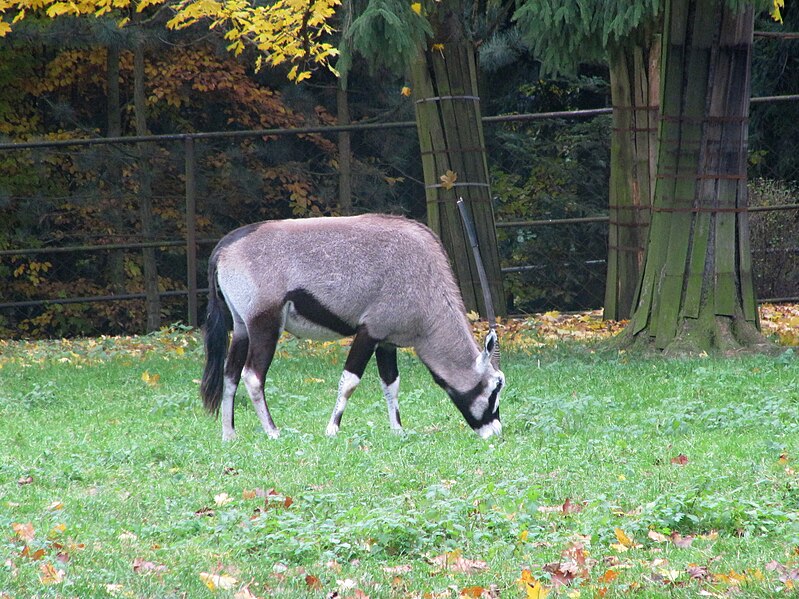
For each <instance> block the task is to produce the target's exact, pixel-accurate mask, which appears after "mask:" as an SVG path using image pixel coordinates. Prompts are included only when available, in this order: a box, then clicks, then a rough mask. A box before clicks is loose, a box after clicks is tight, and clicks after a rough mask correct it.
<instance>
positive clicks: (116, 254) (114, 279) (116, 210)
mask: <svg viewBox="0 0 799 599" xmlns="http://www.w3.org/2000/svg"><path fill="white" fill-rule="evenodd" d="M119 59H120V51H119V46H117V45H115V44H113V43H112V44H109V45H108V46H107V48H106V60H105V64H106V86H107V89H108V96H107V108H106V110H107V113H108V114H107V115H106V118H107V122H108V125H107V128H108V130H107V136H108V137H119V136H121V135H122V109H121V102H120V94H119ZM119 158H120V156H119V152H118V151H117V148H116V147H114V146H110V147H109V151H108V152H106V160H107V161H108V168H107V169H106V185H107V188H108V192H109V193H111V194H113V197H115V198H119V197H121V193H122V188H121V186H120V181H121V180H122V166H121V164H120V159H119ZM120 205H121V202H115V203H114V205H113V207H112V208H111V210H112V211H113V214H114V217H113V222H115V223H121V222H122V208H121V206H120ZM124 259H125V252H124V251H123V250H114V251H110V252H108V262H107V265H106V268H107V272H108V280H109V281H110V283H111V289H112V290H113V292H114V293H124V291H125V262H124Z"/></svg>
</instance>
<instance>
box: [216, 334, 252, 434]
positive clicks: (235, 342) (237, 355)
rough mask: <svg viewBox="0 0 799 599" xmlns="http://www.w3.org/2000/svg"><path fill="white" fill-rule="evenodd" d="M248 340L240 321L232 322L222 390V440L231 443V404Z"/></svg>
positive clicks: (233, 432)
mask: <svg viewBox="0 0 799 599" xmlns="http://www.w3.org/2000/svg"><path fill="white" fill-rule="evenodd" d="M248 347H249V338H248V337H247V329H246V328H245V326H244V323H243V322H241V321H236V320H234V321H233V335H232V339H231V341H230V348H229V349H228V356H227V360H226V361H225V377H224V387H223V389H222V405H221V410H220V411H221V412H222V440H223V441H232V440H233V439H235V438H236V431H235V428H234V425H233V403H234V399H235V397H236V389H237V388H238V386H239V380H240V379H241V369H242V368H243V367H244V361H245V360H246V359H247V349H248Z"/></svg>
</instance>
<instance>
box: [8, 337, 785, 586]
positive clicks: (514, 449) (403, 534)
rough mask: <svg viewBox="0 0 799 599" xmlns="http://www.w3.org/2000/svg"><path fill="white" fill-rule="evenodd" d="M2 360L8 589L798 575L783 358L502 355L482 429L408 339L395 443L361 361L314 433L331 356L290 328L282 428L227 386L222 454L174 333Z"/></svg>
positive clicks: (372, 376) (580, 350)
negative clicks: (331, 429) (230, 423)
mask: <svg viewBox="0 0 799 599" xmlns="http://www.w3.org/2000/svg"><path fill="white" fill-rule="evenodd" d="M0 351H2V354H0V422H1V423H2V424H1V425H0V428H1V429H2V435H0V597H3V598H4V599H5V598H6V597H14V598H17V597H31V596H38V597H106V596H118V597H208V596H216V597H234V596H235V597H237V598H248V597H249V598H251V597H253V596H257V597H271V596H274V597H302V596H309V597H319V596H326V595H329V596H333V595H330V594H331V593H334V592H337V593H338V596H339V597H359V598H361V599H362V598H363V597H366V596H368V597H371V598H373V599H374V598H376V597H398V598H399V597H457V596H459V595H460V594H461V593H465V596H478V595H479V594H480V593H481V592H482V593H483V596H496V595H497V594H501V596H502V597H525V596H535V594H536V593H539V595H538V596H541V597H543V596H545V595H546V594H547V592H548V591H549V593H550V596H551V597H561V596H562V597H578V596H579V597H595V596H598V595H603V596H606V597H622V596H627V595H629V594H635V595H636V596H646V597H659V596H663V597H693V596H697V594H698V593H699V592H704V593H709V594H710V595H709V596H727V595H730V594H734V593H735V592H738V591H741V590H742V591H743V592H744V593H745V595H746V596H748V597H753V596H754V597H758V596H762V597H770V596H773V595H774V594H775V593H777V592H783V591H787V590H790V588H792V586H793V583H794V579H795V578H797V577H799V572H797V571H795V569H796V568H797V567H799V555H797V553H798V552H799V474H797V473H796V472H795V471H794V468H796V463H797V461H799V435H798V434H797V433H799V366H797V362H796V360H795V358H794V357H793V355H792V354H790V353H786V354H784V355H783V356H782V357H780V358H776V359H775V358H766V357H746V358H736V359H726V360H719V359H713V358H704V359H685V360H679V361H665V360H657V359H635V358H632V357H629V356H626V355H624V354H621V355H620V354H609V353H606V352H602V351H593V350H592V348H591V346H588V345H580V344H576V343H574V344H563V345H560V346H551V347H545V348H541V349H537V350H535V351H534V352H533V353H529V354H522V353H516V354H514V353H507V352H506V353H505V354H503V369H504V371H505V374H506V376H507V380H508V385H507V388H506V390H505V391H504V392H503V397H502V404H501V412H502V418H503V424H504V435H503V437H502V438H501V439H499V440H493V441H490V442H484V441H481V440H480V439H479V438H477V437H476V436H475V435H474V434H473V433H472V432H471V431H470V430H469V429H468V428H467V427H466V425H465V424H464V423H463V420H462V418H461V417H460V416H459V415H458V414H457V413H456V411H455V409H454V407H453V406H452V405H451V404H450V402H449V400H448V399H447V397H446V395H445V394H444V393H443V391H441V390H440V389H438V388H437V387H436V386H435V385H434V384H433V383H432V381H431V378H430V376H429V374H428V373H427V372H426V370H425V369H424V368H423V367H422V366H421V365H420V364H419V362H418V361H417V360H416V359H415V358H414V357H413V356H411V355H410V354H406V353H401V354H400V372H401V375H402V384H401V391H400V407H401V411H402V415H403V422H404V423H405V425H406V427H407V432H406V434H404V435H396V434H392V433H391V432H390V430H389V427H388V422H387V417H386V414H385V407H384V402H383V399H382V394H381V391H380V387H379V383H378V380H377V374H376V369H375V368H374V365H373V364H372V365H370V367H369V369H368V370H367V374H366V376H365V377H364V380H363V382H362V384H361V387H360V388H359V389H358V391H357V392H356V394H355V395H354V397H353V399H352V401H351V402H350V406H349V408H348V411H347V413H346V414H345V416H344V421H343V423H342V430H341V432H340V433H339V435H338V436H337V437H336V438H327V437H325V436H324V428H325V424H326V422H327V418H328V417H329V415H330V410H331V409H332V406H333V402H334V399H335V397H334V396H335V389H336V385H337V382H338V378H339V375H340V369H341V366H342V364H343V361H344V358H345V355H346V348H344V347H342V346H340V345H337V344H327V345H324V346H319V345H314V346H310V345H307V344H304V343H301V342H297V341H290V342H288V343H286V344H284V345H283V346H282V349H281V351H280V352H279V355H278V356H277V359H276V361H275V363H274V365H273V368H272V370H271V371H270V373H269V379H268V400H269V405H270V409H271V410H272V413H273V416H274V417H275V420H276V422H277V424H278V426H280V427H281V431H282V436H281V438H280V439H278V440H276V441H270V440H269V439H267V438H266V436H265V435H263V434H261V433H260V432H259V429H258V426H257V419H256V417H255V414H254V412H253V410H252V407H251V406H250V405H249V401H248V400H246V397H245V395H244V392H243V390H241V391H240V394H239V398H238V404H237V411H236V415H237V416H236V423H237V430H238V433H239V438H238V439H237V440H236V441H235V442H233V443H228V444H223V443H222V442H221V430H220V423H219V422H217V421H214V419H213V418H211V417H210V416H208V415H207V414H205V413H204V412H203V411H202V409H201V406H200V402H199V399H198V398H197V379H198V378H199V376H200V373H201V366H202V351H201V349H200V348H199V346H198V343H197V340H196V339H195V338H194V337H192V336H191V335H190V334H183V333H179V332H167V333H162V334H160V335H158V336H153V337H143V338H139V339H132V340H114V339H97V340H85V341H83V342H52V343H38V344H22V343H5V344H2V345H0ZM567 499H568V502H567ZM678 535H679V536H678ZM203 573H205V575H203ZM209 575H210V576H214V575H215V576H217V578H209ZM521 577H524V578H525V579H526V580H527V582H526V583H519V582H518V581H519V579H520V578H521ZM563 582H566V583H568V584H560V583H563ZM536 585H537V586H536ZM211 587H214V588H213V590H212V589H211ZM225 587H230V588H225Z"/></svg>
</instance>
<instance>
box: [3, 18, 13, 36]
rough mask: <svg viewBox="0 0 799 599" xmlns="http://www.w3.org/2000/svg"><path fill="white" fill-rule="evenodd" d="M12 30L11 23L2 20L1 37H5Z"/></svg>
mask: <svg viewBox="0 0 799 599" xmlns="http://www.w3.org/2000/svg"><path fill="white" fill-rule="evenodd" d="M10 31H11V25H9V24H8V23H6V22H5V21H0V37H5V36H6V35H8V33H9V32H10Z"/></svg>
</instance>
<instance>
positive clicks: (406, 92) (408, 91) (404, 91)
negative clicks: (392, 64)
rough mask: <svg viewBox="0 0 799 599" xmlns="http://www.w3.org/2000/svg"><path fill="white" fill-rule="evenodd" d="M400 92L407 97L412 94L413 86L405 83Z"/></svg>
mask: <svg viewBox="0 0 799 599" xmlns="http://www.w3.org/2000/svg"><path fill="white" fill-rule="evenodd" d="M400 93H401V94H402V95H403V96H405V97H406V98H407V97H408V96H410V95H411V88H410V87H408V86H407V85H403V86H402V89H401V90H400Z"/></svg>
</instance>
